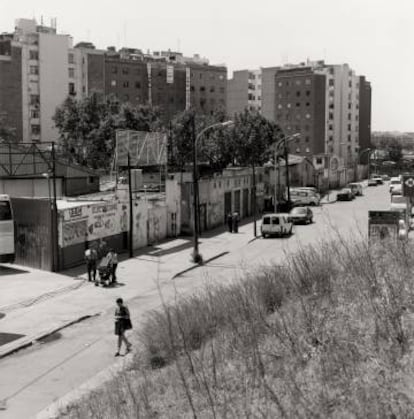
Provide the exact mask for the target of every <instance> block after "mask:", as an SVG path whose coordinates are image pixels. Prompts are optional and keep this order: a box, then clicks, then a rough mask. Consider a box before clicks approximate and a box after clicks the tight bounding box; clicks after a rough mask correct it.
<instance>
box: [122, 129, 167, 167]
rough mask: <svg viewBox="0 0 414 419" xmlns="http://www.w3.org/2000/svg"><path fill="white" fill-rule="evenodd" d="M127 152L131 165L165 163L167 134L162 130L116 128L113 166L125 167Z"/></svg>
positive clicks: (140, 165) (141, 165)
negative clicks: (148, 130) (147, 130)
mask: <svg viewBox="0 0 414 419" xmlns="http://www.w3.org/2000/svg"><path fill="white" fill-rule="evenodd" d="M128 154H129V157H130V163H131V166H133V167H143V166H158V165H161V164H166V163H167V135H166V134H165V133H163V132H146V131H131V130H118V131H117V132H116V147H115V166H116V167H119V166H123V167H126V166H127V165H128Z"/></svg>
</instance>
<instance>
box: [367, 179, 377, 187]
mask: <svg viewBox="0 0 414 419" xmlns="http://www.w3.org/2000/svg"><path fill="white" fill-rule="evenodd" d="M368 186H377V181H376V180H374V179H368Z"/></svg>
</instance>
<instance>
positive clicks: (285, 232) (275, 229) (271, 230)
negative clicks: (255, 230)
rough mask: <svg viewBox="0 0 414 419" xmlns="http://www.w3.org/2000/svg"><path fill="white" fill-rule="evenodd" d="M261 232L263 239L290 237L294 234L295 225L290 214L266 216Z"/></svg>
mask: <svg viewBox="0 0 414 419" xmlns="http://www.w3.org/2000/svg"><path fill="white" fill-rule="evenodd" d="M260 230H261V233H262V237H263V238H266V237H269V236H279V237H281V236H290V235H291V234H292V232H293V223H292V221H291V218H290V216H289V214H284V213H277V214H266V215H264V216H263V217H262V226H261V228H260Z"/></svg>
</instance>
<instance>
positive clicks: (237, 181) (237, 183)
mask: <svg viewBox="0 0 414 419" xmlns="http://www.w3.org/2000/svg"><path fill="white" fill-rule="evenodd" d="M259 176H261V174H260V175H259ZM261 181H262V180H259V182H261ZM249 183H250V180H249V177H247V176H246V177H243V179H233V180H231V179H227V180H226V181H223V184H224V185H223V186H225V187H227V188H229V187H230V185H231V186H232V187H236V188H237V187H239V186H244V185H249ZM221 187H222V182H221V180H219V181H218V182H214V183H213V188H214V189H217V188H219V189H221Z"/></svg>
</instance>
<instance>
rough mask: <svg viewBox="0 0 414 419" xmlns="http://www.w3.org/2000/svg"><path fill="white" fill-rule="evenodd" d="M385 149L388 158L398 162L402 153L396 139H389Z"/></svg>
mask: <svg viewBox="0 0 414 419" xmlns="http://www.w3.org/2000/svg"><path fill="white" fill-rule="evenodd" d="M387 151H388V155H389V159H390V160H392V161H394V162H395V163H397V164H398V163H400V162H401V159H402V157H403V153H402V145H401V143H400V142H399V141H397V140H392V141H389V142H388V144H387Z"/></svg>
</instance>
